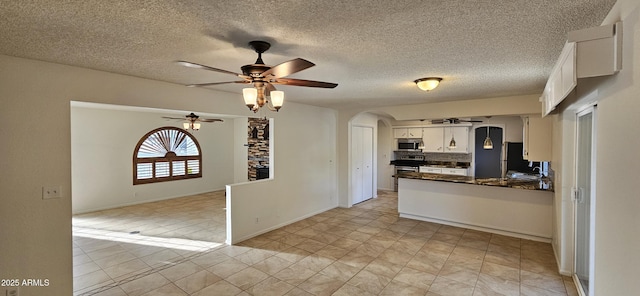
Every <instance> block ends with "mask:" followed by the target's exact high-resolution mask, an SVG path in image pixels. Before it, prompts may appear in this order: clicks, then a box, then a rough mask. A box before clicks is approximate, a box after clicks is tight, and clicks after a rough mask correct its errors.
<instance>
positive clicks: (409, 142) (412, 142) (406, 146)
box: [398, 139, 420, 151]
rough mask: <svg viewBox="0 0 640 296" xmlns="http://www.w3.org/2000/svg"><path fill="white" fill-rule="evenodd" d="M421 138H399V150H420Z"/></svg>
mask: <svg viewBox="0 0 640 296" xmlns="http://www.w3.org/2000/svg"><path fill="white" fill-rule="evenodd" d="M419 143H420V139H398V151H420V149H418V145H419Z"/></svg>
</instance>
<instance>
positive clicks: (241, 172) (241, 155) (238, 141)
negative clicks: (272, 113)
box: [233, 117, 249, 183]
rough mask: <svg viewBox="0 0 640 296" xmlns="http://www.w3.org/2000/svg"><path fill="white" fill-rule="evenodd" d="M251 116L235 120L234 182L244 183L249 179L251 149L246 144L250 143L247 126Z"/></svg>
mask: <svg viewBox="0 0 640 296" xmlns="http://www.w3.org/2000/svg"><path fill="white" fill-rule="evenodd" d="M248 120H249V118H247V117H239V118H236V119H234V120H233V128H234V132H233V133H234V135H236V136H235V137H234V144H233V147H234V148H233V150H234V154H233V162H234V168H235V170H234V177H233V183H242V182H247V181H249V174H248V171H249V161H248V158H249V149H248V146H245V145H246V144H247V143H248V140H247V139H248V134H247V126H248V124H249V121H248Z"/></svg>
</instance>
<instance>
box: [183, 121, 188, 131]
mask: <svg viewBox="0 0 640 296" xmlns="http://www.w3.org/2000/svg"><path fill="white" fill-rule="evenodd" d="M182 127H184V129H186V130H187V129H189V122H183V123H182Z"/></svg>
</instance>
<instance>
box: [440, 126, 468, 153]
mask: <svg viewBox="0 0 640 296" xmlns="http://www.w3.org/2000/svg"><path fill="white" fill-rule="evenodd" d="M452 137H453V139H455V141H456V147H455V148H449V143H450V142H451V138H452ZM444 147H445V148H444V150H445V152H451V153H469V127H466V126H453V127H445V128H444Z"/></svg>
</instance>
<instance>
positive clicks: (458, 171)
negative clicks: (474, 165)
mask: <svg viewBox="0 0 640 296" xmlns="http://www.w3.org/2000/svg"><path fill="white" fill-rule="evenodd" d="M442 173H443V174H447V175H457V176H466V175H467V169H450V168H444V169H442Z"/></svg>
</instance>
